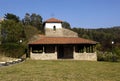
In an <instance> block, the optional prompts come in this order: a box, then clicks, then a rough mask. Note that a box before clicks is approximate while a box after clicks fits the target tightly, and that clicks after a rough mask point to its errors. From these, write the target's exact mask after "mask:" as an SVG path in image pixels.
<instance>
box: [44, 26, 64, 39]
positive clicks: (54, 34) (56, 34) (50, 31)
mask: <svg viewBox="0 0 120 81" xmlns="http://www.w3.org/2000/svg"><path fill="white" fill-rule="evenodd" d="M45 36H46V37H63V32H62V29H56V30H55V31H54V30H53V29H49V28H46V29H45Z"/></svg>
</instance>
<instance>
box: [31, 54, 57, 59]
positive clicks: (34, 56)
mask: <svg viewBox="0 0 120 81" xmlns="http://www.w3.org/2000/svg"><path fill="white" fill-rule="evenodd" d="M30 57H31V59H34V60H57V54H55V53H45V54H43V53H31V56H30Z"/></svg>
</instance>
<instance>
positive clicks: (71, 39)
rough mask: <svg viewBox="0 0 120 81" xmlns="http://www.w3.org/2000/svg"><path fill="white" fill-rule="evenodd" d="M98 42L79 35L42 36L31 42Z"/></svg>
mask: <svg viewBox="0 0 120 81" xmlns="http://www.w3.org/2000/svg"><path fill="white" fill-rule="evenodd" d="M96 43H97V42H95V41H92V40H88V39H84V38H78V37H41V38H40V39H38V40H36V41H34V42H31V43H29V44H96Z"/></svg>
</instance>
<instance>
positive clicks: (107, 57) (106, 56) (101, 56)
mask: <svg viewBox="0 0 120 81" xmlns="http://www.w3.org/2000/svg"><path fill="white" fill-rule="evenodd" d="M97 60H98V61H109V62H116V61H118V56H117V55H116V54H112V53H111V52H104V53H103V52H98V53H97Z"/></svg>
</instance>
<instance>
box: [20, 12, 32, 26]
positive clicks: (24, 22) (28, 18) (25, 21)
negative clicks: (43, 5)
mask: <svg viewBox="0 0 120 81" xmlns="http://www.w3.org/2000/svg"><path fill="white" fill-rule="evenodd" d="M22 22H23V24H24V25H30V22H31V19H30V14H29V13H26V14H25V18H24V19H23V20H22Z"/></svg>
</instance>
